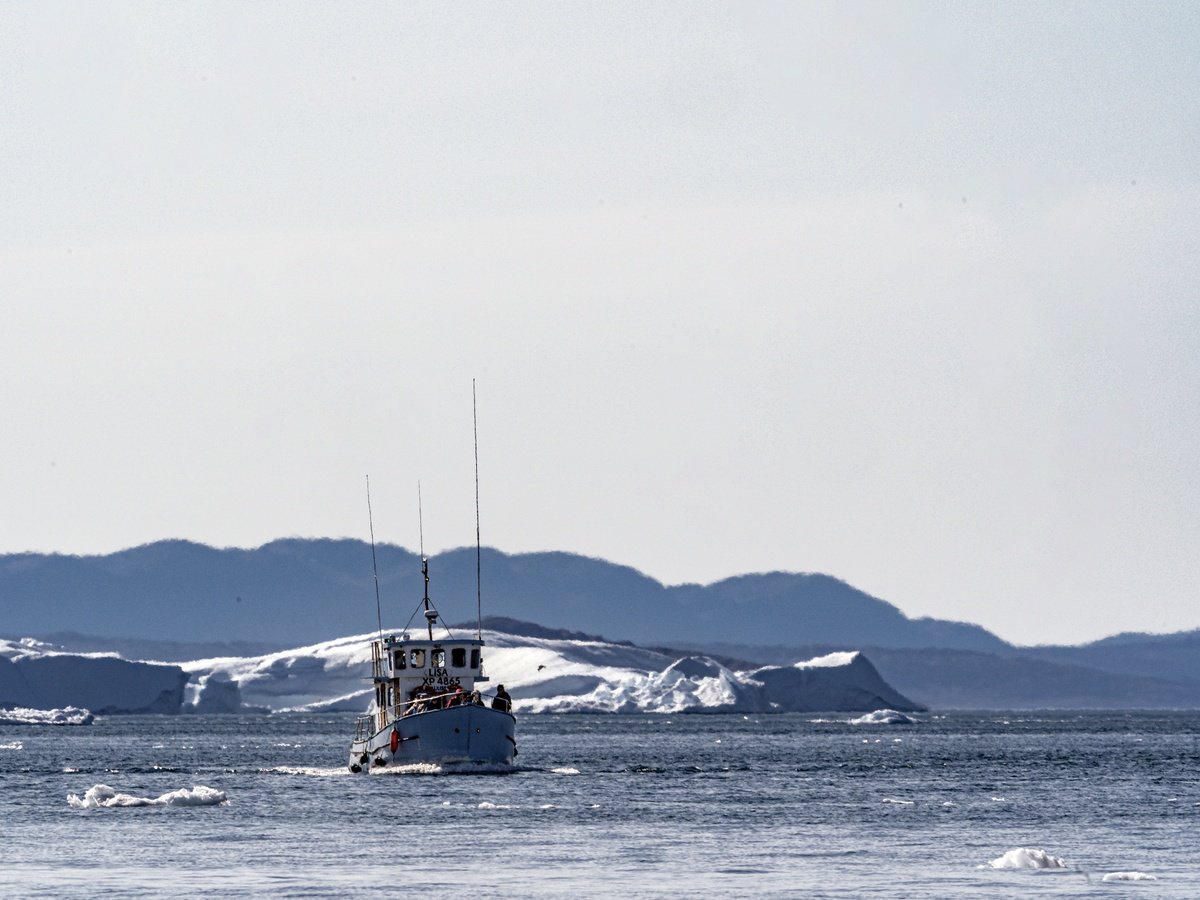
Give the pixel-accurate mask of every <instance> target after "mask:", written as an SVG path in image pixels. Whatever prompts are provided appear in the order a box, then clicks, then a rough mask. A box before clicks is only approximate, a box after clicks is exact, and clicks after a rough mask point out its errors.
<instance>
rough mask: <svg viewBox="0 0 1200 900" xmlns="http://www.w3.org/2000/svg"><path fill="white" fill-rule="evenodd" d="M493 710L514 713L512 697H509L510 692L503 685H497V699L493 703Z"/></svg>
mask: <svg viewBox="0 0 1200 900" xmlns="http://www.w3.org/2000/svg"><path fill="white" fill-rule="evenodd" d="M492 709H498V710H500V712H512V697H510V696H508V691H506V690H505V689H504V685H502V684H498V685H496V699H494V700H493V701H492Z"/></svg>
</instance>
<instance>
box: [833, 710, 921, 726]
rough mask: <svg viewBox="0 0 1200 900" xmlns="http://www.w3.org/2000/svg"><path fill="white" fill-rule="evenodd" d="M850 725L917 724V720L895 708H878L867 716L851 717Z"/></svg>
mask: <svg viewBox="0 0 1200 900" xmlns="http://www.w3.org/2000/svg"><path fill="white" fill-rule="evenodd" d="M849 724H850V725H916V724H917V720H916V719H914V718H912V717H911V716H906V715H905V714H904V713H902V712H897V711H896V710H894V709H877V710H875V711H874V712H869V713H867V714H866V715H865V716H859V717H858V718H857V719H851V720H850V721H849Z"/></svg>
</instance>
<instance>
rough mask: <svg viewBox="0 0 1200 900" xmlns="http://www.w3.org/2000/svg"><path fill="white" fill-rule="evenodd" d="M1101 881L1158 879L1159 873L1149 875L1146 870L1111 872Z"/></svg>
mask: <svg viewBox="0 0 1200 900" xmlns="http://www.w3.org/2000/svg"><path fill="white" fill-rule="evenodd" d="M1100 880H1101V881H1158V876H1157V875H1147V874H1146V873H1145V872H1109V873H1108V874H1107V875H1105V876H1104V877H1103V878H1101V879H1100Z"/></svg>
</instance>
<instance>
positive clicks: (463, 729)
mask: <svg viewBox="0 0 1200 900" xmlns="http://www.w3.org/2000/svg"><path fill="white" fill-rule="evenodd" d="M393 731H394V732H395V733H396V737H395V738H394V739H393V737H392V733H393ZM515 734H516V721H515V720H514V719H513V717H512V715H511V714H510V713H506V712H501V711H500V710H497V709H491V708H489V707H486V706H477V705H464V706H454V707H450V708H448V709H435V710H430V711H428V712H423V713H415V714H412V715H408V716H404V717H402V718H400V719H397V720H395V721H394V722H390V723H388V725H387V726H386V727H385V728H383V729H381V730H379V731H376V732H375V733H374V734H371V735H370V736H368V737H366V738H364V739H362V740H355V741H353V742H351V744H350V762H349V765H350V771H352V772H369V771H371V770H373V769H385V768H387V767H389V766H403V765H409V764H412V763H434V764H462V763H473V764H477V765H495V766H511V765H512V764H513V758H514V757H515V756H516V754H517V742H516V738H515Z"/></svg>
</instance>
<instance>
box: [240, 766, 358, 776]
mask: <svg viewBox="0 0 1200 900" xmlns="http://www.w3.org/2000/svg"><path fill="white" fill-rule="evenodd" d="M259 771H261V772H262V773H263V774H264V775H304V776H306V777H309V778H341V777H342V776H343V775H346V776H348V775H351V774H353V773H352V772H351V771H350V770H349V769H347V768H346V767H345V766H340V767H338V768H327V767H322V766H273V767H272V768H270V769H260V770H259Z"/></svg>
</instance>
